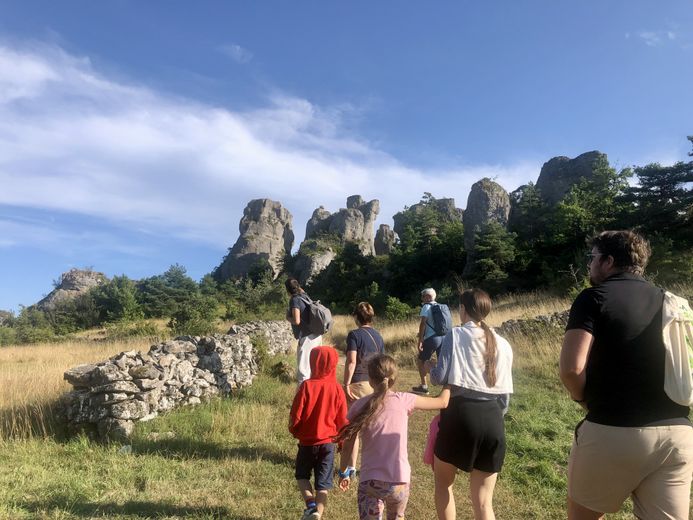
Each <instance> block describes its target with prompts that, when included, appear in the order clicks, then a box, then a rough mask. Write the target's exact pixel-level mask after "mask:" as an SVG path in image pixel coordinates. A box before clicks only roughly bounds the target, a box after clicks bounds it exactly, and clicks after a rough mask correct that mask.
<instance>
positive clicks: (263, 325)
mask: <svg viewBox="0 0 693 520" xmlns="http://www.w3.org/2000/svg"><path fill="white" fill-rule="evenodd" d="M228 334H247V335H248V336H254V335H258V336H260V337H263V338H265V339H266V340H267V353H268V354H269V355H271V356H276V355H277V354H287V353H289V352H291V351H292V350H294V349H295V348H296V340H294V335H293V333H292V332H291V325H289V322H288V321H286V320H283V321H279V320H270V321H249V322H247V323H243V324H241V325H233V326H232V327H231V328H230V329H229V332H228Z"/></svg>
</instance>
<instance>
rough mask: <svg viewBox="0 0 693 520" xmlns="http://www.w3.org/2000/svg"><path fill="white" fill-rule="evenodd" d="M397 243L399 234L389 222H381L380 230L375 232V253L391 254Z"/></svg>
mask: <svg viewBox="0 0 693 520" xmlns="http://www.w3.org/2000/svg"><path fill="white" fill-rule="evenodd" d="M396 243H397V234H396V233H395V232H394V230H392V229H390V226H388V225H387V224H380V227H378V231H376V232H375V240H374V241H373V246H374V248H375V254H376V255H378V256H381V255H389V254H390V253H391V252H392V250H393V249H394V247H395V244H396Z"/></svg>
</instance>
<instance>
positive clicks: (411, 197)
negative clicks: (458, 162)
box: [0, 45, 541, 247]
mask: <svg viewBox="0 0 693 520" xmlns="http://www.w3.org/2000/svg"><path fill="white" fill-rule="evenodd" d="M349 110H350V108H349V107H348V106H346V107H338V108H326V109H325V108H321V107H318V106H316V105H314V104H312V103H310V102H309V101H307V100H304V99H298V98H295V97H288V96H284V95H281V94H276V95H274V96H273V97H271V98H270V99H269V100H268V103H267V106H265V107H262V108H258V109H255V110H245V111H233V110H230V109H225V108H219V107H215V106H210V105H206V104H204V103H200V102H196V101H194V100H187V99H181V98H179V97H175V96H172V95H168V94H164V93H160V92H156V91H153V90H151V89H148V88H144V87H142V86H139V85H134V84H126V83H124V82H121V81H116V80H113V79H109V78H108V77H106V76H105V75H103V74H101V73H99V72H98V71H96V70H94V67H93V66H92V65H91V64H90V62H89V60H88V59H82V58H77V57H75V56H71V55H69V54H67V53H65V52H64V51H62V50H61V49H60V48H57V47H46V46H42V47H34V48H30V49H26V48H24V49H17V48H10V47H8V46H2V45H0V187H1V188H0V204H6V205H11V206H15V207H19V208H29V209H38V210H43V211H46V210H47V211H61V212H70V213H77V214H82V215H86V216H91V217H96V218H99V219H106V220H107V221H109V222H111V223H114V224H116V225H118V226H123V227H125V228H127V229H139V230H142V231H144V232H148V233H166V234H167V235H172V236H176V237H180V238H185V239H188V240H193V241H197V242H199V243H206V244H213V245H214V246H216V247H219V246H222V247H228V246H231V245H232V244H233V241H234V240H235V238H236V237H237V229H238V227H237V226H238V221H239V219H240V217H241V216H242V211H243V208H244V207H245V205H246V204H247V202H248V201H249V200H251V199H254V198H263V197H267V198H271V199H274V200H279V201H281V202H282V203H283V204H284V206H285V207H287V208H288V209H289V211H290V212H291V213H292V214H293V215H294V230H295V232H296V235H297V239H300V238H302V235H303V232H304V229H305V223H306V221H307V220H308V218H310V215H311V213H312V211H313V210H314V209H315V208H316V207H318V206H319V205H324V206H325V207H326V208H327V209H329V210H331V211H336V210H337V209H338V208H339V207H342V206H344V205H345V202H346V197H347V196H349V195H352V194H361V195H362V196H363V197H364V198H365V199H367V200H368V199H372V198H378V199H380V201H381V213H380V215H381V218H380V221H382V222H391V221H390V218H391V216H392V215H393V214H394V213H395V212H397V211H399V210H401V209H402V208H403V207H404V206H405V205H411V204H413V203H415V202H417V201H418V200H419V198H420V197H421V195H422V194H423V192H425V191H428V192H432V193H433V195H434V196H436V197H455V199H456V201H457V205H458V206H460V207H464V205H465V204H466V198H467V195H468V193H469V189H470V187H471V185H472V184H473V183H474V182H476V181H477V180H479V179H480V178H481V177H484V176H488V177H496V178H497V181H498V182H499V183H500V184H501V185H503V186H504V187H505V188H506V189H508V190H512V189H515V188H516V187H517V186H518V185H520V184H522V183H525V182H527V181H528V180H535V179H536V177H537V175H538V173H539V168H540V166H541V164H540V163H539V162H537V163H533V162H528V163H522V164H518V165H514V166H502V165H478V166H472V167H461V168H456V169H451V170H449V171H439V170H438V171H422V170H419V169H414V168H410V167H407V166H406V165H403V164H402V163H401V162H399V161H397V160H396V159H395V158H393V157H392V156H390V155H388V154H386V153H383V152H382V151H381V150H378V149H377V148H375V147H373V146H372V145H370V144H369V143H368V142H365V141H364V140H362V139H360V138H358V136H354V135H350V134H349V133H347V132H346V131H345V130H344V129H343V126H342V125H341V123H340V121H341V118H342V116H343V114H344V113H345V111H346V112H348V111H349ZM32 226H33V227H31V228H30V229H29V230H28V232H19V231H18V230H17V227H16V224H15V225H14V227H12V228H11V229H12V230H14V231H13V232H12V233H9V232H8V233H7V234H4V233H2V232H1V231H0V236H4V238H3V244H2V246H4V247H8V246H9V243H10V242H12V243H19V244H26V243H29V242H32V241H34V242H40V241H41V240H45V239H46V238H45V236H46V234H47V233H49V232H50V231H46V232H44V233H40V232H38V230H39V229H41V228H42V225H41V224H32ZM0 227H1V228H4V229H5V230H6V231H7V230H8V229H10V226H9V225H8V224H5V225H4V226H0ZM75 233H78V232H77V231H75ZM81 236H82V238H83V239H84V240H89V239H94V240H95V242H96V243H98V245H99V246H103V247H107V243H108V240H107V239H100V238H99V237H96V238H94V237H85V236H84V235H81ZM63 238H65V237H61V239H63Z"/></svg>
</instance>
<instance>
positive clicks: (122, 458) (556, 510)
mask: <svg viewBox="0 0 693 520" xmlns="http://www.w3.org/2000/svg"><path fill="white" fill-rule="evenodd" d="M547 348H549V347H547ZM555 351H556V352H555V353H556V355H557V352H558V346H557V345H556V346H555ZM533 356H534V357H533ZM546 356H547V352H546V351H542V350H540V349H535V352H534V354H533V353H532V351H531V350H530V349H529V348H528V347H523V346H520V348H519V349H516V366H517V368H516V370H515V390H516V394H515V395H514V397H513V399H512V401H511V406H510V412H509V414H508V416H507V421H506V423H507V433H508V455H507V458H506V465H505V468H504V469H503V472H502V473H501V475H500V478H499V481H498V486H497V491H496V499H495V509H496V514H497V516H498V518H510V519H530V518H532V519H534V518H541V519H554V518H555V519H559V518H565V513H564V509H565V468H566V461H567V457H568V452H569V449H570V443H571V439H572V431H573V427H574V425H575V424H576V422H577V421H578V420H579V418H580V417H581V414H580V412H579V409H578V407H577V406H576V405H575V404H574V403H573V402H572V401H570V400H569V399H568V398H567V397H566V396H565V394H564V392H563V391H562V390H561V387H560V384H559V382H558V379H557V376H556V370H555V367H554V366H553V365H552V363H549V362H547V357H546ZM535 357H536V359H535ZM554 359H555V358H554ZM416 382H417V377H416V374H415V372H414V371H413V370H410V369H404V370H402V371H401V374H400V380H399V382H398V385H397V386H398V388H399V389H401V390H406V389H408V388H409V387H410V386H411V385H413V384H415V383H416ZM293 392H294V386H293V385H291V384H283V383H280V382H278V381H277V380H274V379H272V378H270V377H268V376H265V375H261V376H260V377H258V379H257V380H256V382H255V384H254V385H253V386H252V387H251V388H248V389H245V390H242V391H239V392H238V393H236V394H235V395H234V396H232V397H231V398H227V399H218V400H214V401H212V402H210V403H207V404H205V405H202V406H198V407H196V408H185V409H181V410H178V411H176V412H174V413H170V414H168V415H166V416H163V417H160V418H158V419H156V420H154V421H151V422H148V423H143V424H141V425H139V426H138V429H137V431H136V435H135V437H134V439H133V440H132V447H131V451H129V449H128V448H123V447H121V446H120V445H106V446H104V445H100V444H96V443H93V442H90V441H88V440H87V439H85V438H83V437H80V438H73V439H71V440H68V441H65V442H60V441H58V440H55V439H43V440H42V439H31V440H24V441H13V442H6V443H4V444H2V445H0V467H2V468H3V471H2V472H0V518H8V519H10V518H11V519H85V518H116V519H138V520H142V519H154V518H170V519H173V518H187V519H197V520H203V519H235V520H251V519H264V518H273V519H296V518H298V517H299V516H300V512H301V502H300V499H299V495H298V492H297V491H296V490H295V482H294V477H293V460H294V456H295V449H296V443H295V440H294V439H293V438H292V437H291V436H290V435H289V433H288V431H287V429H286V425H287V419H288V413H289V407H290V403H291V399H292V397H293ZM433 415H434V413H433V412H415V413H414V415H413V416H412V417H411V419H410V432H409V456H410V461H411V463H412V468H413V472H412V473H413V475H412V493H411V498H410V503H409V507H408V516H407V518H409V519H413V520H428V519H431V518H434V512H433V511H434V504H433V474H432V471H431V469H430V468H429V467H427V466H425V465H424V464H423V463H422V461H421V457H422V452H423V447H424V442H425V438H426V434H427V431H428V423H429V422H430V419H431V418H432V416H433ZM157 436H158V437H157ZM455 490H456V499H457V508H458V518H460V519H468V518H472V514H471V506H470V503H469V500H468V498H467V479H466V475H464V474H461V475H460V476H459V477H458V479H457V481H456V484H455ZM355 517H356V490H355V486H354V487H352V489H351V490H350V491H348V492H346V493H341V492H339V491H333V492H332V493H331V495H330V503H329V505H328V509H327V514H326V515H325V518H326V520H328V519H329V520H332V519H333V520H347V519H353V518H355ZM630 517H631V516H630V515H628V514H627V512H625V511H624V512H623V513H621V514H617V515H610V516H609V518H630Z"/></svg>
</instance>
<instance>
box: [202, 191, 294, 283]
mask: <svg viewBox="0 0 693 520" xmlns="http://www.w3.org/2000/svg"><path fill="white" fill-rule="evenodd" d="M292 220H293V217H292V216H291V213H289V211H288V210H287V209H285V208H284V207H283V206H282V205H281V203H279V202H275V201H273V200H269V199H255V200H251V201H250V202H249V203H248V205H247V206H246V207H245V210H244V211H243V217H242V218H241V221H240V224H239V231H240V236H239V237H238V240H237V241H236V243H235V244H234V245H233V247H232V248H231V249H230V250H229V253H228V255H226V257H225V258H224V260H223V262H222V263H221V265H219V266H218V267H217V268H216V269H215V271H214V276H215V278H217V279H218V280H228V279H229V278H233V277H240V276H245V275H247V274H248V273H249V272H250V271H251V270H252V269H253V268H254V267H255V266H257V265H260V264H262V263H265V262H266V263H267V264H268V265H269V266H270V268H271V269H272V272H273V273H274V276H275V277H276V276H277V275H279V272H280V271H281V270H282V266H283V261H284V258H285V257H286V255H287V254H290V253H291V248H292V246H293V243H294V232H293V228H292Z"/></svg>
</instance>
